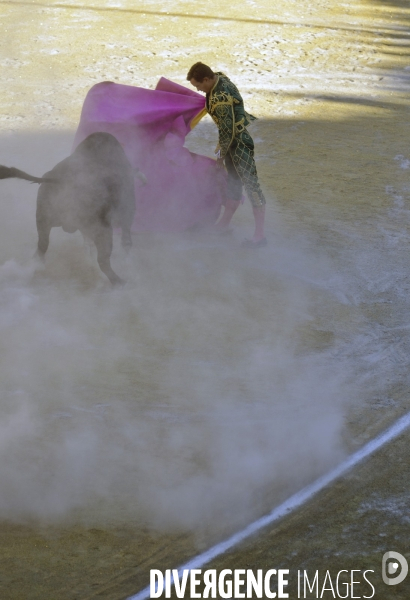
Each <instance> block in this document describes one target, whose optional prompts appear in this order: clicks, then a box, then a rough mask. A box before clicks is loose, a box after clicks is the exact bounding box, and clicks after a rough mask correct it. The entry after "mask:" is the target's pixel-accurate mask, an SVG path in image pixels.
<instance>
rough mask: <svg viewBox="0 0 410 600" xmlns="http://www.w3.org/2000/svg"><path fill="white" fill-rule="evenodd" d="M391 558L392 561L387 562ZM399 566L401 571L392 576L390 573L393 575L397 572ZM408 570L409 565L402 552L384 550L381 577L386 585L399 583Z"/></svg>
mask: <svg viewBox="0 0 410 600" xmlns="http://www.w3.org/2000/svg"><path fill="white" fill-rule="evenodd" d="M393 560H394V562H387V561H393ZM399 566H400V567H401V573H400V574H399V575H396V577H392V575H395V574H396V573H397V572H398V570H399ZM408 571H409V565H408V563H407V560H406V559H405V558H404V556H403V555H402V554H399V553H398V552H386V554H385V555H384V556H383V563H382V577H383V581H384V583H385V584H386V585H397V584H399V583H401V582H402V581H404V580H405V579H406V577H407V573H408Z"/></svg>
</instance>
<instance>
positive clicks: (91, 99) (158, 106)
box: [74, 78, 226, 232]
mask: <svg viewBox="0 0 410 600" xmlns="http://www.w3.org/2000/svg"><path fill="white" fill-rule="evenodd" d="M204 107H205V98H204V97H203V96H201V95H200V94H197V93H196V92H194V91H191V90H189V89H187V88H185V87H183V86H181V85H178V84H176V83H173V82H172V81H169V80H167V79H164V78H161V79H160V80H159V82H158V84H157V87H156V89H155V90H149V89H144V88H138V87H133V86H128V85H119V84H117V83H112V82H103V83H98V84H97V85H95V86H93V87H92V88H91V89H90V91H89V92H88V94H87V96H86V98H85V101H84V105H83V109H82V113H81V119H80V124H79V126H78V129H77V133H76V136H75V141H74V147H76V146H77V145H78V144H79V143H80V142H81V141H82V140H83V139H85V138H86V137H87V136H88V135H90V134H91V133H94V132H97V131H106V132H108V133H111V134H112V135H114V136H115V137H116V138H117V139H118V141H119V142H120V143H121V145H122V146H123V148H124V150H125V152H126V154H127V156H128V158H129V160H130V162H131V164H132V165H133V166H134V167H136V168H138V169H140V170H141V171H142V172H143V173H144V175H145V176H146V179H147V184H146V185H143V184H142V182H141V181H140V180H139V179H138V178H137V177H136V179H135V201H136V214H135V220H134V223H133V227H132V230H133V231H162V232H166V231H170V232H171V231H174V232H175V231H184V230H185V229H188V228H190V227H195V226H201V225H206V224H211V223H214V222H215V221H216V219H217V218H218V216H219V213H220V210H221V205H222V203H223V201H224V200H225V197H226V173H225V171H224V170H219V169H217V168H216V161H215V160H213V159H211V158H208V157H206V156H202V155H200V154H194V153H192V152H189V150H187V149H186V148H184V141H185V136H186V135H187V134H188V133H189V131H190V130H191V123H192V121H193V119H194V118H195V117H196V116H197V115H198V114H199V113H200V112H201V111H202V110H203V109H204Z"/></svg>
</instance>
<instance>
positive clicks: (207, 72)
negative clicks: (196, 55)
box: [186, 62, 215, 83]
mask: <svg viewBox="0 0 410 600" xmlns="http://www.w3.org/2000/svg"><path fill="white" fill-rule="evenodd" d="M214 75H215V73H214V72H213V71H212V69H211V67H208V65H204V63H201V62H197V63H195V64H194V65H192V67H191V68H190V69H189V71H188V75H187V76H186V78H187V80H188V81H191V79H195V81H198V83H202V82H203V80H204V79H205V77H209V78H210V79H211V78H212V77H213V76H214Z"/></svg>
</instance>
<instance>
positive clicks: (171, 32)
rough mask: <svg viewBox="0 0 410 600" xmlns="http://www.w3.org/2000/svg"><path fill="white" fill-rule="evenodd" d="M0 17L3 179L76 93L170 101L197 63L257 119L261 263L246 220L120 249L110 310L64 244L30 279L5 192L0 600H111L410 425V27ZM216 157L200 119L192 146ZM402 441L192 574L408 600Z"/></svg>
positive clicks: (199, 5)
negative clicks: (169, 87)
mask: <svg viewBox="0 0 410 600" xmlns="http://www.w3.org/2000/svg"><path fill="white" fill-rule="evenodd" d="M0 17H1V30H2V35H1V38H0V72H1V78H2V81H3V92H2V94H1V97H0V102H1V110H0V164H6V165H10V166H11V165H13V166H17V167H19V168H21V169H24V170H25V171H29V172H32V173H34V174H41V173H42V172H45V171H46V170H48V169H49V168H50V167H51V166H53V165H54V164H55V163H56V162H57V161H58V160H61V159H62V158H63V157H65V156H66V155H68V154H69V152H70V148H71V144H72V140H73V134H74V131H75V128H76V126H77V123H78V121H79V117H80V111H81V106H82V102H83V99H84V97H85V95H86V93H87V91H88V89H89V88H90V87H91V86H92V85H93V84H95V83H97V82H100V81H104V80H110V81H116V82H119V83H124V84H130V85H137V86H143V87H151V88H152V87H154V86H155V83H156V82H157V80H158V78H159V77H160V76H165V77H168V78H169V79H172V80H174V81H176V82H178V83H181V84H183V85H188V82H186V81H185V76H186V73H187V71H188V69H189V67H190V66H191V64H192V63H194V62H196V61H197V60H203V61H204V62H206V63H209V64H210V65H211V66H213V67H215V68H217V69H220V70H222V71H224V72H226V73H227V74H228V75H229V76H230V77H231V78H232V80H233V81H235V83H237V85H238V87H239V89H240V90H241V92H242V93H243V96H244V99H245V103H246V107H247V109H248V111H249V112H251V113H253V114H254V115H256V116H258V117H259V120H258V121H257V122H256V123H254V124H253V125H252V130H251V133H252V135H253V137H254V139H255V144H256V157H257V166H258V172H259V174H260V179H261V182H262V185H263V187H264V190H265V191H266V196H267V199H268V207H267V237H268V240H269V245H268V247H267V248H266V249H263V250H262V249H261V250H260V251H259V250H258V251H257V252H251V253H249V252H246V251H245V250H243V249H241V248H240V241H241V240H242V238H243V237H245V235H248V234H249V233H250V231H251V228H252V224H253V223H252V213H251V208H250V204H249V203H246V204H245V205H244V206H243V207H241V208H240V210H239V211H238V212H237V214H236V215H235V217H234V223H233V224H234V226H235V231H234V233H233V235H232V236H226V237H223V238H222V237H217V236H211V235H209V234H206V233H204V232H202V233H196V234H194V233H186V234H184V235H168V236H162V237H161V236H158V235H155V236H154V235H149V234H143V235H140V236H135V239H134V242H135V243H134V249H133V252H132V255H131V258H130V259H129V260H126V259H125V257H124V256H122V254H121V251H120V250H119V248H117V246H116V248H115V252H114V263H115V264H116V265H118V271H119V272H120V273H121V274H124V275H125V276H126V278H127V280H128V284H127V286H126V287H125V288H124V289H123V290H119V291H115V292H112V291H111V290H110V287H109V285H108V284H107V282H106V281H105V280H104V277H103V276H102V275H101V273H100V272H99V270H98V267H97V265H96V260H95V256H94V255H92V254H91V255H90V254H89V250H88V249H87V248H84V246H83V242H82V240H81V236H78V235H77V234H74V235H71V236H70V235H68V234H64V233H63V232H58V231H56V232H53V234H52V242H51V246H50V250H49V252H48V255H47V261H46V265H45V267H44V269H41V270H40V269H38V268H37V267H36V266H35V265H33V264H32V261H31V255H32V254H33V251H34V248H35V245H36V229H35V196H36V186H29V185H28V184H26V183H25V182H21V181H4V182H1V186H0V187H1V190H2V199H1V203H0V204H1V205H0V327H1V331H2V334H1V336H0V352H1V356H2V361H1V364H0V381H1V384H0V385H1V392H2V395H1V397H2V401H1V407H0V416H1V419H0V520H1V522H0V565H1V567H0V598H1V600H23V599H24V600H37V599H38V600H40V599H41V600H74V599H76V600H79V599H81V600H86V599H90V600H91V599H94V598H95V599H97V598H100V599H103V598H104V599H107V600H123V599H125V598H127V597H129V596H130V595H132V594H136V593H137V592H138V591H139V590H141V589H142V588H144V587H145V586H146V585H147V584H148V582H149V569H150V568H157V569H166V568H176V567H177V566H179V565H180V564H182V563H183V562H185V561H186V560H188V559H189V558H191V557H192V556H195V555H196V554H198V553H199V552H201V551H203V550H204V549H206V548H208V547H209V546H210V545H212V544H213V543H215V542H217V541H220V540H221V539H224V537H226V536H227V535H229V534H230V533H232V532H234V531H236V530H238V529H240V528H242V527H243V526H245V525H246V524H247V523H249V522H251V521H252V520H254V519H256V518H258V517H259V516H261V515H263V514H265V513H266V512H268V511H269V510H271V509H272V508H273V507H274V506H276V505H277V504H279V503H280V502H281V501H283V500H284V499H286V498H287V497H288V496H290V495H291V494H292V493H294V492H296V491H297V490H299V489H301V488H302V487H303V486H304V485H306V484H307V483H309V482H311V481H313V480H314V479H315V478H316V477H318V476H319V475H321V474H323V473H325V472H327V471H328V470H329V469H331V468H332V467H334V466H335V465H337V464H338V463H339V462H340V461H341V460H343V458H344V457H346V456H347V455H349V453H351V452H353V451H354V450H356V449H357V448H359V447H361V446H362V445H363V444H364V443H366V442H367V441H368V440H370V439H372V438H373V437H374V436H375V435H377V434H378V433H379V432H380V431H382V430H384V429H385V428H386V427H388V426H389V425H390V424H392V423H393V422H394V421H395V420H396V419H397V418H398V417H399V416H401V415H403V414H405V413H406V412H407V411H408V410H409V400H408V384H409V366H410V358H409V356H410V341H409V338H408V331H409V325H408V323H409V315H410V302H409V290H410V285H409V277H408V272H409V266H408V242H409V239H410V237H409V234H410V212H409V210H408V201H409V199H410V183H409V174H410V149H409V139H410V119H409V116H410V112H409V82H410V62H409V56H410V30H409V26H410V7H409V5H408V2H406V1H405V0H357V1H356V2H355V1H353V0H346V1H344V2H336V1H335V0H309V1H308V0H277V1H276V2H272V0H241V1H240V2H237V3H235V4H234V6H232V8H228V5H227V4H226V5H219V4H218V3H217V4H212V3H209V2H205V0H196V1H195V2H192V1H188V0H187V1H185V0H173V2H170V1H168V0H165V1H164V0H163V1H162V2H158V1H156V0H152V1H151V0H141V1H131V0H117V1H112V2H110V1H108V0H101V1H100V2H93V1H92V2H91V1H90V2H86V3H84V4H79V3H75V2H72V1H71V0H67V1H66V2H56V1H54V0H49V1H48V2H41V1H40V0H35V1H25V2H23V1H21V2H20V1H18V0H16V1H14V0H11V1H0ZM215 142H216V132H215V129H214V126H213V124H212V122H211V121H210V120H209V119H207V118H206V119H204V120H203V121H202V122H201V123H200V125H198V127H197V128H196V129H195V130H194V131H193V132H192V133H191V134H190V136H189V138H188V139H187V146H188V147H189V148H190V149H191V150H193V151H196V152H199V153H202V154H206V155H208V156H212V155H213V148H214V146H215ZM408 437H409V434H405V435H404V436H402V437H401V438H400V439H398V440H397V441H395V442H394V443H392V444H390V445H389V446H386V447H385V448H384V449H383V450H382V451H380V452H378V453H377V454H376V455H374V456H373V457H372V458H370V459H369V460H368V461H366V463H364V464H363V465H360V467H358V468H357V469H355V470H354V471H353V472H351V473H350V474H349V475H348V476H347V477H345V478H344V479H343V480H341V481H338V482H337V483H336V484H335V485H334V486H332V487H331V488H329V489H327V490H325V491H324V492H322V493H321V494H319V495H318V496H317V497H316V498H315V499H313V500H312V501H311V502H309V503H308V504H307V505H305V506H304V507H303V509H301V510H299V511H297V512H295V513H294V514H292V515H290V516H289V517H288V518H286V519H283V520H282V521H281V522H279V523H277V524H276V525H275V526H272V527H270V528H268V530H267V531H266V532H263V534H261V535H260V536H257V537H256V538H253V539H252V540H249V541H248V542H247V543H245V544H243V545H241V546H240V547H238V548H237V549H235V551H233V552H230V553H228V554H226V555H224V556H222V557H221V558H219V559H218V560H216V561H214V563H212V565H210V567H213V568H217V569H218V570H220V569H222V568H253V569H258V568H262V569H268V568H289V569H291V572H292V573H295V572H296V571H297V569H309V570H310V571H314V570H316V569H319V570H321V571H323V572H324V571H326V569H329V570H330V571H331V572H335V573H337V572H338V571H340V570H341V569H359V570H364V569H373V570H374V571H375V573H374V577H373V582H374V585H375V588H376V594H375V596H374V597H375V598H377V599H378V600H390V599H393V598H394V599H402V600H405V599H407V598H408V597H409V594H410V577H408V578H407V580H406V581H405V582H403V583H402V584H401V585H400V586H397V587H391V588H390V587H389V588H388V587H387V586H385V585H384V584H383V583H382V581H381V560H382V555H383V553H384V552H386V551H387V550H396V551H398V552H401V553H402V554H403V555H405V556H406V557H407V559H409V560H410V545H409V518H408V515H409V510H410V492H409V485H408V481H409V477H410V472H409V451H408V444H406V442H407V440H408ZM358 590H360V591H358ZM356 591H357V595H358V596H360V595H361V594H368V588H364V587H363V588H360V587H357V588H356ZM292 594H293V595H292ZM295 594H296V592H295V589H294V587H293V588H291V596H290V597H291V598H296V595H295ZM323 597H324V598H332V597H333V596H332V594H331V592H326V593H325V594H324V595H323Z"/></svg>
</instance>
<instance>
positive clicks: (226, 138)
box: [206, 73, 256, 158]
mask: <svg viewBox="0 0 410 600" xmlns="http://www.w3.org/2000/svg"><path fill="white" fill-rule="evenodd" d="M216 75H217V76H218V79H217V81H216V83H215V85H214V87H213V88H212V90H211V91H210V92H209V94H207V95H206V109H207V111H208V113H209V114H210V116H211V117H212V120H213V121H214V123H216V126H217V127H218V131H219V144H218V147H217V148H216V151H215V154H217V156H220V157H221V158H225V156H226V154H227V152H228V150H229V148H230V146H231V144H232V142H233V141H234V139H235V138H239V137H240V134H241V133H242V132H243V131H244V130H245V128H246V127H247V126H248V125H249V123H250V122H251V121H253V120H254V119H255V118H256V117H254V116H253V115H250V114H248V113H247V112H246V111H245V107H244V105H243V100H242V96H241V95H240V93H239V91H238V88H237V87H236V85H235V84H234V83H232V81H231V80H230V79H229V78H228V77H227V76H226V75H224V73H216ZM238 141H239V140H238Z"/></svg>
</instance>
